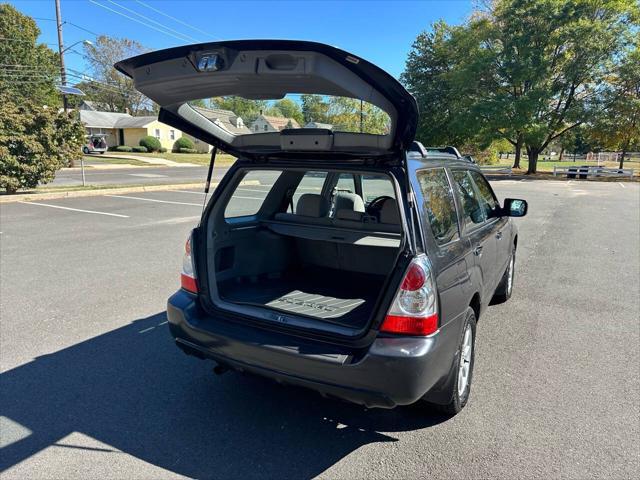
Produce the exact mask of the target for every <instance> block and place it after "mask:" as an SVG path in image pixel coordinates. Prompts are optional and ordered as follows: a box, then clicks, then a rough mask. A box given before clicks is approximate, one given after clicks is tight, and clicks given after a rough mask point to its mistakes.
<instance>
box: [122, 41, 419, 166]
mask: <svg viewBox="0 0 640 480" xmlns="http://www.w3.org/2000/svg"><path fill="white" fill-rule="evenodd" d="M115 67H116V68H117V69H118V70H119V71H121V72H122V73H124V74H126V75H128V76H129V77H131V78H133V80H134V82H135V86H136V89H138V90H139V91H140V92H142V93H143V94H145V95H146V96H147V97H149V98H150V99H151V100H153V101H154V102H156V103H158V104H159V105H160V107H161V110H160V114H159V120H160V121H162V122H163V123H166V124H168V125H171V126H174V127H176V128H178V129H180V130H182V131H183V132H186V133H188V134H190V135H193V136H194V137H196V138H198V139H200V140H202V141H204V142H207V143H209V144H211V145H215V146H217V147H218V148H221V149H222V150H224V151H226V152H228V153H231V154H233V155H236V156H242V157H245V158H249V159H251V158H266V157H272V156H275V157H281V156H285V157H287V156H291V155H292V154H293V155H295V154H296V153H298V152H313V154H314V155H315V157H324V158H327V157H329V156H332V157H334V158H335V157H336V155H337V154H348V155H359V156H363V155H364V156H367V157H372V156H389V155H390V154H394V153H396V154H397V153H401V152H404V151H405V150H407V149H408V148H409V147H410V145H411V142H412V141H413V139H414V135H415V131H416V125H417V118H418V108H417V104H416V102H415V99H414V98H413V97H412V96H411V94H409V93H408V92H407V91H406V90H405V89H404V87H403V86H402V85H401V84H400V83H399V82H398V81H397V80H396V79H395V78H393V77H392V76H391V75H389V74H388V73H386V72H385V71H384V70H382V69H380V68H378V67H377V66H375V65H373V64H372V63H369V62H367V61H366V60H363V59H361V58H359V57H357V56H355V55H352V54H350V53H348V52H345V51H343V50H340V49H338V48H335V47H331V46H328V45H324V44H320V43H315V42H304V41H291V40H238V41H227V42H216V43H202V44H197V45H189V46H183V47H176V48H170V49H166V50H159V51H155V52H151V53H146V54H143V55H139V56H137V57H132V58H129V59H127V60H123V61H121V62H118V63H117V64H116V65H115ZM287 94H317V95H325V96H337V97H347V98H353V99H359V100H362V101H363V102H367V103H369V104H372V105H374V106H375V107H377V108H380V109H381V110H382V111H384V112H386V114H387V115H388V117H389V122H388V125H387V128H386V129H385V130H386V132H385V134H367V133H359V132H346V131H339V130H338V131H336V129H333V130H328V129H317V128H301V129H295V130H294V129H283V130H282V131H279V132H272V133H255V132H252V133H244V134H238V133H233V132H231V131H229V129H227V128H224V126H221V125H219V124H217V123H216V122H214V121H212V120H211V119H209V118H207V117H206V116H205V115H203V114H202V113H200V112H199V111H198V110H197V109H194V108H193V107H192V106H191V105H189V103H188V102H189V101H191V100H196V99H203V98H212V97H227V96H239V97H242V98H245V99H254V100H266V99H280V98H283V97H284V96H285V95H287Z"/></svg>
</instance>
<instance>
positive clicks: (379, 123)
mask: <svg viewBox="0 0 640 480" xmlns="http://www.w3.org/2000/svg"><path fill="white" fill-rule="evenodd" d="M327 104H328V106H329V108H328V112H327V120H328V123H330V124H332V125H333V129H334V130H339V131H342V132H364V133H375V134H378V135H383V134H385V133H388V130H389V115H388V114H387V113H386V112H384V111H383V110H381V109H379V108H378V107H376V106H375V105H372V104H370V103H367V102H361V101H360V100H358V99H356V98H347V97H329V98H328V101H327Z"/></svg>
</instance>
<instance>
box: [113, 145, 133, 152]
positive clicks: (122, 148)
mask: <svg viewBox="0 0 640 480" xmlns="http://www.w3.org/2000/svg"><path fill="white" fill-rule="evenodd" d="M132 151H133V148H131V147H127V146H126V145H118V146H117V147H116V152H132Z"/></svg>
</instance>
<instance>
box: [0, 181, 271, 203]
mask: <svg viewBox="0 0 640 480" xmlns="http://www.w3.org/2000/svg"><path fill="white" fill-rule="evenodd" d="M216 185H218V184H217V183H211V187H214V188H215V186H216ZM240 185H260V182H259V181H258V180H247V181H244V182H240ZM188 188H201V189H203V188H204V182H201V183H175V184H171V185H137V186H135V187H134V186H132V187H117V188H97V189H94V190H73V191H62V192H43V193H20V194H16V195H0V204H2V203H13V202H29V201H36V200H55V199H56V198H78V197H99V196H101V195H113V194H121V193H136V192H161V191H170V190H182V189H188Z"/></svg>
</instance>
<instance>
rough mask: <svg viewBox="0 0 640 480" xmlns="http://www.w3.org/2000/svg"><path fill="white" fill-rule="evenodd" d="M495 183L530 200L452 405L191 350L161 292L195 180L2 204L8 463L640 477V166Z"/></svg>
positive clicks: (1, 429) (54, 470)
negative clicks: (174, 332) (458, 399)
mask: <svg viewBox="0 0 640 480" xmlns="http://www.w3.org/2000/svg"><path fill="white" fill-rule="evenodd" d="M492 183H493V185H494V187H495V189H496V191H497V192H498V195H499V197H501V198H505V197H515V198H525V199H527V200H528V201H529V214H528V216H527V217H525V218H524V219H519V220H518V221H517V223H518V226H519V228H520V237H519V244H518V260H517V270H516V272H517V273H516V279H515V290H514V295H513V297H512V299H511V301H509V302H507V303H506V304H503V305H499V306H494V307H490V308H489V309H488V311H487V312H486V313H485V314H484V316H483V317H482V318H481V319H480V322H479V325H478V338H477V344H476V347H477V354H476V359H477V363H476V366H475V372H474V383H473V389H472V398H471V400H470V403H469V405H468V406H467V408H465V410H464V411H463V412H462V413H461V414H460V415H458V416H456V417H454V418H451V419H448V418H446V417H442V416H438V415H433V414H428V413H425V412H423V411H421V410H420V409H418V408H414V407H407V408H397V409H395V410H390V411H387V410H366V409H364V408H362V407H359V406H355V405H350V404H346V403H343V402H340V401H334V400H328V399H323V398H322V397H320V396H319V395H317V394H315V393H313V392H308V391H305V390H302V389H297V388H292V387H281V386H278V385H276V384H274V383H271V382H269V381H266V380H262V379H257V378H251V377H245V376H242V375H239V374H231V373H230V374H226V375H224V376H219V377H216V376H214V375H213V374H212V373H211V366H212V365H211V363H208V362H202V361H199V360H197V359H194V358H191V357H187V356H185V355H183V354H182V353H181V352H179V351H178V349H177V348H175V346H174V345H173V342H172V340H171V338H169V334H168V331H167V327H166V325H165V323H166V317H165V314H164V309H165V302H166V298H167V297H168V296H169V295H170V294H171V293H172V292H173V291H175V289H176V288H178V282H179V268H180V265H181V255H182V249H183V244H184V240H185V238H186V236H187V234H188V232H189V230H190V229H191V228H192V226H193V225H194V224H195V223H196V222H197V219H198V218H199V214H200V211H201V203H202V200H203V199H202V194H201V193H200V192H197V191H193V190H186V191H177V192H144V193H136V194H131V195H118V196H102V197H86V198H69V199H64V200H49V201H46V202H45V201H43V202H38V203H41V205H39V204H36V203H29V204H24V203H15V204H3V205H1V206H0V232H1V233H0V272H1V274H2V275H1V281H0V319H1V328H0V367H1V369H2V374H1V375H0V447H3V448H2V450H0V471H1V472H2V478H3V479H9V478H87V477H91V478H183V477H194V478H243V479H244V478H289V477H294V478H309V477H314V476H320V477H326V478H346V477H348V478H394V479H395V478H418V477H427V476H429V477H437V478H514V477H518V478H524V477H528V478H552V477H554V478H558V477H563V478H576V479H582V478H603V477H604V478H632V477H635V476H636V475H637V473H638V471H639V469H640V465H639V458H640V450H639V448H640V447H639V444H638V442H637V439H638V438H640V402H639V401H638V400H639V394H640V358H639V356H640V355H639V350H640V342H639V339H640V324H639V322H638V318H640V280H639V272H640V214H639V211H640V210H639V209H640V189H639V185H638V184H619V183H596V182H579V181H576V182H571V183H569V182H558V181H556V182H549V181H524V182H520V181H517V180H502V181H494V182H492ZM259 190H260V188H259V187H256V188H255V189H253V190H252V189H251V188H249V190H248V191H246V192H245V193H246V196H247V197H252V196H254V195H259V194H258V193H255V192H258V191H259ZM247 201H251V200H247ZM44 204H46V205H44Z"/></svg>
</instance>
